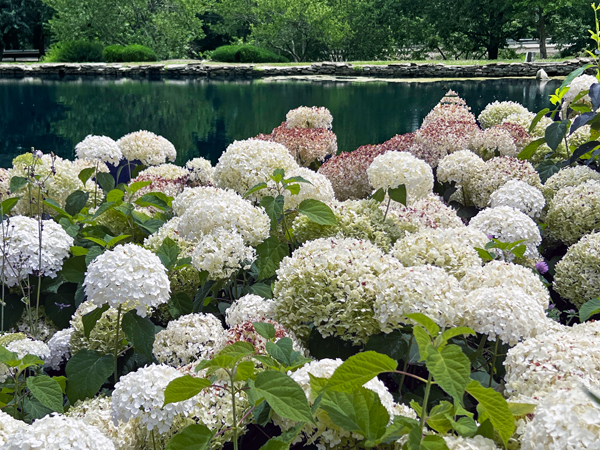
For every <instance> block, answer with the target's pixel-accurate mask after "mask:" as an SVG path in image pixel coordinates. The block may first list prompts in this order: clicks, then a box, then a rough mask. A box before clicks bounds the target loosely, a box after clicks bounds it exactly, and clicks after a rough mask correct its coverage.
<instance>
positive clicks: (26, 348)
mask: <svg viewBox="0 0 600 450" xmlns="http://www.w3.org/2000/svg"><path fill="white" fill-rule="evenodd" d="M6 350H8V351H9V352H14V353H16V354H17V355H18V356H17V357H18V358H19V359H23V358H24V357H25V355H35V356H37V357H38V358H40V359H41V360H44V361H46V359H48V358H50V348H49V347H48V345H47V344H45V343H44V342H42V341H36V340H33V339H30V338H25V339H19V340H18V341H12V342H9V343H8V344H6Z"/></svg>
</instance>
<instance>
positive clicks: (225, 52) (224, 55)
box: [211, 45, 289, 63]
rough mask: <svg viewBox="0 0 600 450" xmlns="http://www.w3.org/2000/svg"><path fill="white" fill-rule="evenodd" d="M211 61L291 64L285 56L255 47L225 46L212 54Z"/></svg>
mask: <svg viewBox="0 0 600 450" xmlns="http://www.w3.org/2000/svg"><path fill="white" fill-rule="evenodd" d="M211 59H212V60H213V61H219V62H242V63H268V62H289V59H287V58H286V57H284V56H279V55H276V54H275V53H273V52H271V51H269V50H266V49H264V48H259V47H255V46H253V45H223V46H222V47H219V48H217V49H216V50H214V51H213V52H212V57H211Z"/></svg>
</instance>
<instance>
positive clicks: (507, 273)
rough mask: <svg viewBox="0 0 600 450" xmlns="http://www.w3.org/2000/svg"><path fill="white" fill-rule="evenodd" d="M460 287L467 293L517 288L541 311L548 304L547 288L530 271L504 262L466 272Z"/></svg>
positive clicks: (495, 262) (548, 294) (496, 262)
mask: <svg viewBox="0 0 600 450" xmlns="http://www.w3.org/2000/svg"><path fill="white" fill-rule="evenodd" d="M480 248H483V247H480ZM460 285H461V287H462V288H463V289H464V290H465V291H467V292H471V291H474V290H476V289H479V288H512V287H514V288H519V289H522V290H523V291H525V293H526V294H527V295H529V296H531V297H533V298H534V299H535V300H536V302H537V303H539V304H540V306H541V307H542V308H543V309H547V308H548V305H549V304H550V293H549V292H548V288H547V287H546V286H544V283H542V281H541V280H540V277H539V276H538V275H536V274H535V273H534V272H533V271H532V270H531V269H528V268H526V267H523V266H520V265H518V264H513V263H508V262H504V261H490V262H489V263H487V264H486V265H485V266H483V267H477V268H472V269H470V270H467V271H466V273H465V276H464V277H463V278H462V279H461V280H460Z"/></svg>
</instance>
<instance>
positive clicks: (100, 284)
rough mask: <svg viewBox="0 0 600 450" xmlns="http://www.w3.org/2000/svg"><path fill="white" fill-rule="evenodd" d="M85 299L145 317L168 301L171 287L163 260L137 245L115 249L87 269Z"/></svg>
mask: <svg viewBox="0 0 600 450" xmlns="http://www.w3.org/2000/svg"><path fill="white" fill-rule="evenodd" d="M83 287H84V289H85V295H86V296H87V298H88V299H90V300H91V301H92V302H93V303H94V304H95V305H96V306H98V307H101V306H102V305H105V304H107V305H109V306H111V307H113V308H117V307H119V306H120V305H132V306H134V305H135V306H134V307H135V309H136V311H137V313H138V315H140V316H141V317H145V316H146V314H147V312H148V310H149V308H152V307H155V306H158V305H160V304H161V303H166V302H168V301H169V292H170V284H169V278H168V277H167V270H166V269H165V266H164V265H163V263H162V262H161V261H160V258H159V257H158V256H156V255H155V254H154V253H152V252H151V251H150V250H146V249H145V248H142V247H139V246H137V245H135V244H125V245H119V246H117V247H115V248H114V249H113V250H109V251H106V252H104V253H103V254H101V255H100V256H98V257H96V259H94V260H93V261H92V262H91V263H90V265H89V266H88V268H87V272H86V274H85V281H84V282H83Z"/></svg>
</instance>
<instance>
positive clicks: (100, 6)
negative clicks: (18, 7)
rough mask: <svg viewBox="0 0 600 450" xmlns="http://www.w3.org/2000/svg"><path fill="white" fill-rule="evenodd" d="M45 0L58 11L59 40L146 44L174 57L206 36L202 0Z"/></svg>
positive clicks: (56, 29) (55, 24) (54, 28)
mask: <svg viewBox="0 0 600 450" xmlns="http://www.w3.org/2000/svg"><path fill="white" fill-rule="evenodd" d="M0 1H1V0H0ZM43 1H44V3H46V4H47V5H49V6H50V7H52V8H53V9H54V11H55V14H54V17H53V18H52V19H51V20H50V27H51V30H52V33H53V34H54V37H55V39H56V40H58V41H71V40H76V39H86V40H91V41H94V40H95V41H99V42H101V43H103V44H106V45H110V44H122V45H127V44H142V45H146V46H148V47H150V48H152V49H153V50H154V51H155V52H156V54H157V55H158V56H159V57H160V58H170V57H182V56H186V53H187V50H188V46H189V42H190V41H191V40H192V39H194V38H202V37H203V36H204V33H203V31H202V22H201V20H200V19H199V18H198V15H199V14H202V13H203V12H204V11H205V7H204V4H203V2H202V1H201V0H131V1H127V2H124V1H123V0H43Z"/></svg>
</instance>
